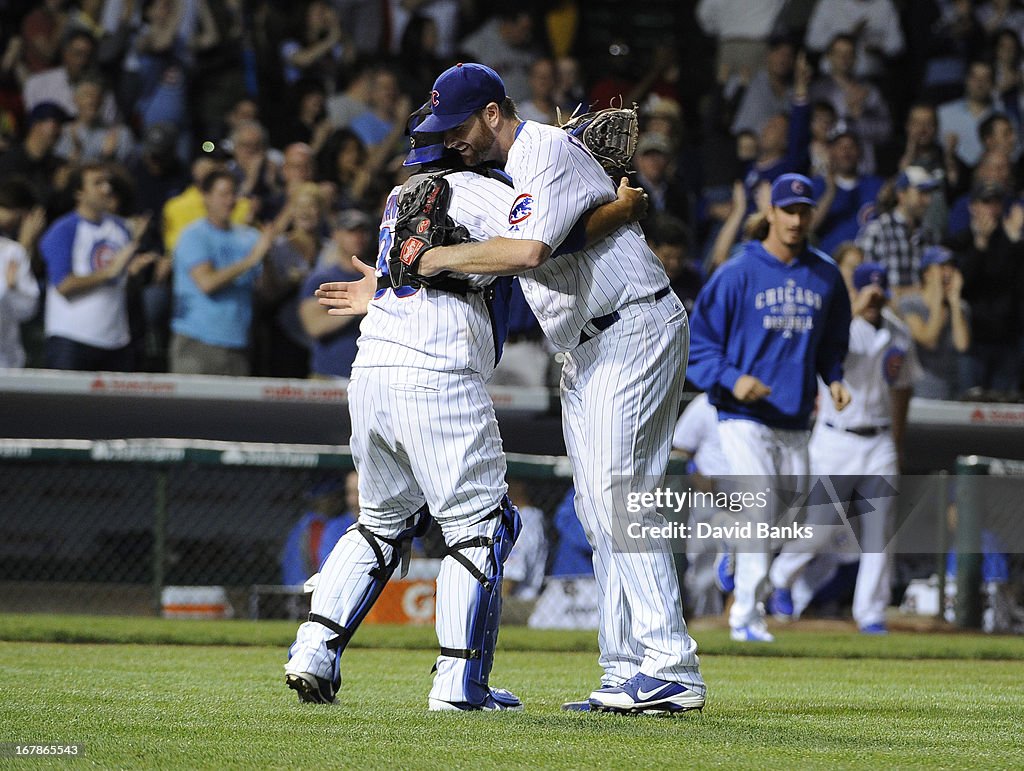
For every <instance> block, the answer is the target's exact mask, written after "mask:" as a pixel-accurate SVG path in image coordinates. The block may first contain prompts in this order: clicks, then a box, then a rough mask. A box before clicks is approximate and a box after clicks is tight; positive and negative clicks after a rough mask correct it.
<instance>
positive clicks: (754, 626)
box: [729, 620, 775, 643]
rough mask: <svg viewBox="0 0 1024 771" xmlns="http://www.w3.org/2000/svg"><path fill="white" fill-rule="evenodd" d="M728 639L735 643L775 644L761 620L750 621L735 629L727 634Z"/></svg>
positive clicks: (773, 637) (773, 638) (773, 636)
mask: <svg viewBox="0 0 1024 771" xmlns="http://www.w3.org/2000/svg"><path fill="white" fill-rule="evenodd" d="M729 637H731V638H732V639H733V640H735V641H736V642H762V643H770V642H775V635H773V634H772V633H771V632H769V631H768V627H767V626H766V625H765V623H764V621H761V620H758V621H751V622H750V623H749V624H747V625H745V626H739V627H735V628H734V629H733V630H732V631H730V632H729Z"/></svg>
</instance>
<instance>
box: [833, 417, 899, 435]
mask: <svg viewBox="0 0 1024 771" xmlns="http://www.w3.org/2000/svg"><path fill="white" fill-rule="evenodd" d="M825 425H826V426H828V427H829V428H834V429H835V430H836V431H845V432H846V433H848V434H854V435H855V436H878V435H879V434H884V433H885V432H886V431H888V430H889V426H860V427H857V428H843V427H842V426H834V425H832V424H831V423H829V422H828V421H827V420H826V421H825Z"/></svg>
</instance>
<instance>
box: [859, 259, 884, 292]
mask: <svg viewBox="0 0 1024 771" xmlns="http://www.w3.org/2000/svg"><path fill="white" fill-rule="evenodd" d="M871 284H874V285H876V286H877V287H878V288H879V289H881V290H882V291H883V292H884V293H885V296H886V297H888V296H889V271H888V270H886V268H885V266H884V265H882V264H881V263H878V262H862V263H861V264H860V265H858V266H857V267H856V268H854V269H853V288H854V289H856V290H857V291H858V292H859V291H860V290H861V289H863V288H864V287H866V286H870V285H871Z"/></svg>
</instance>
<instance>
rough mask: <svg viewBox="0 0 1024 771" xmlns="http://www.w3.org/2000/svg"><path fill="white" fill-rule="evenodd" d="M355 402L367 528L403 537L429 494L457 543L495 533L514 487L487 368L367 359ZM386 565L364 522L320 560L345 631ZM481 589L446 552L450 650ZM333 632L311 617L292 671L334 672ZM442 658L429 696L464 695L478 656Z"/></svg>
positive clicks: (319, 606) (353, 390) (353, 385)
mask: <svg viewBox="0 0 1024 771" xmlns="http://www.w3.org/2000/svg"><path fill="white" fill-rule="evenodd" d="M349 408H350V412H351V416H352V440H351V447H352V455H353V458H354V459H355V463H356V470H357V471H358V472H359V508H360V513H359V523H360V524H361V525H363V526H365V527H366V528H368V529H369V530H370V531H372V532H373V533H375V534H377V535H379V536H383V537H385V538H395V537H396V536H398V535H399V533H401V532H402V531H403V530H405V529H406V528H407V527H408V526H409V522H408V520H409V517H410V516H411V515H412V514H413V513H414V512H416V511H417V510H418V509H419V508H420V507H421V506H422V505H423V504H424V502H426V503H427V505H428V507H429V509H430V513H431V515H432V516H433V517H434V519H435V520H436V521H437V523H438V524H439V525H440V527H441V530H442V532H443V533H444V537H445V541H446V542H447V543H448V544H449V545H452V544H455V543H459V542H462V541H465V540H468V539H472V538H476V537H493V536H494V535H495V532H496V531H497V529H498V527H499V524H500V522H499V519H498V518H497V517H492V516H488V515H490V514H491V513H492V512H493V511H494V510H495V509H496V508H497V507H498V506H499V504H500V502H501V500H502V498H503V496H504V495H505V494H506V492H507V490H508V486H507V484H506V482H505V471H506V467H505V456H504V455H503V453H502V447H501V436H500V434H499V433H498V423H497V420H496V418H495V415H494V406H493V404H492V402H491V398H490V396H489V395H488V393H487V390H486V388H485V386H484V381H483V378H482V377H481V376H480V375H479V374H477V373H473V372H458V373H455V372H435V371H431V370H423V369H418V368H410V367H381V366H376V367H372V368H360V367H357V368H355V369H354V370H353V376H352V379H351V381H350V383H349ZM378 545H379V546H380V548H381V550H382V552H383V554H384V557H385V559H386V560H388V561H390V560H391V559H392V558H393V557H394V556H395V555H394V551H393V547H392V546H390V545H388V544H378ZM464 554H465V556H466V557H467V558H469V559H470V560H471V561H472V562H473V563H474V564H475V565H476V566H477V568H478V569H479V570H481V571H483V572H485V573H487V572H489V571H490V570H492V569H493V565H490V563H489V562H488V549H486V548H469V549H466V550H465V551H464ZM492 562H493V560H492ZM449 563H452V564H449ZM377 564H378V562H377V558H376V555H375V554H374V551H373V549H372V547H371V546H370V544H369V542H368V541H367V539H366V538H365V537H364V536H363V535H361V534H360V533H358V532H356V531H355V530H349V531H348V532H346V533H345V535H344V536H342V538H341V540H340V541H339V542H338V544H337V545H336V546H335V548H334V550H333V551H332V552H331V554H330V556H328V558H327V560H326V561H325V562H324V565H323V567H322V568H321V571H320V582H319V584H318V585H317V588H316V590H315V591H314V593H313V599H312V611H313V612H314V613H317V614H319V615H322V616H326V617H327V618H330V619H333V620H335V621H336V622H338V623H339V624H341V625H342V626H345V627H348V626H349V625H350V622H351V620H352V619H353V618H356V617H357V616H358V618H359V619H361V616H360V615H359V613H360V612H362V613H363V615H365V610H366V609H365V608H363V607H362V606H363V605H364V604H365V603H366V598H367V596H368V593H369V591H370V590H369V585H370V583H371V579H369V578H368V576H369V574H370V571H371V570H372V569H374V568H375V567H377ZM489 565H490V567H489ZM498 591H500V586H499V587H498ZM479 592H480V583H479V582H478V581H477V579H476V578H474V577H473V576H472V575H471V574H470V573H469V572H468V571H467V570H466V569H465V567H463V566H461V565H458V564H455V563H454V560H452V559H451V558H447V559H445V561H444V562H443V563H442V568H441V574H440V575H439V576H438V587H437V613H436V618H437V632H438V638H439V640H440V643H441V645H442V646H444V647H448V648H456V649H462V648H468V647H470V646H469V645H468V643H467V638H468V636H469V625H470V624H471V622H472V620H473V614H474V613H475V612H476V608H477V606H478V600H479V597H478V595H479ZM334 634H335V633H334V632H333V631H331V630H330V629H328V628H327V627H325V626H323V625H321V624H319V623H314V622H307V623H305V624H302V626H300V628H299V632H298V636H297V639H296V645H295V646H293V648H292V658H291V661H290V662H289V667H290V668H293V669H295V670H296V671H302V672H310V673H313V674H316V675H318V676H319V677H323V678H325V679H330V678H331V677H332V674H333V672H334V670H333V667H334V656H333V654H332V653H331V652H330V651H328V649H327V647H326V643H327V640H328V639H330V638H331V637H333V636H334ZM442 658H443V659H444V660H440V659H439V661H438V674H437V677H435V679H434V686H433V689H432V690H431V694H430V695H431V696H432V697H433V698H438V699H442V700H444V701H453V702H457V701H464V700H465V699H466V694H465V687H466V670H467V668H468V667H469V666H470V664H469V662H467V661H466V660H465V659H453V658H449V657H442Z"/></svg>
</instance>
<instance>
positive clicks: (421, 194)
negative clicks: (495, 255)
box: [388, 174, 469, 288]
mask: <svg viewBox="0 0 1024 771" xmlns="http://www.w3.org/2000/svg"><path fill="white" fill-rule="evenodd" d="M451 197H452V195H451V186H450V185H449V184H448V180H446V179H445V178H444V176H443V175H419V174H417V175H415V176H413V177H410V178H409V180H408V181H407V182H406V183H405V186H404V187H403V188H402V192H401V193H400V194H399V196H398V216H397V219H396V220H395V242H394V245H393V246H392V247H391V251H390V252H389V253H388V274H389V275H390V277H391V285H392V286H393V287H395V288H398V287H400V286H411V287H413V288H415V287H419V286H424V285H426V284H429V282H430V279H429V278H426V277H424V276H421V275H419V264H420V259H421V258H422V257H423V255H424V254H425V253H426V252H427V250H428V249H432V248H434V247H435V246H448V245H449V244H458V243H462V242H463V241H468V240H469V231H468V230H466V228H464V227H462V226H461V225H456V224H455V223H454V222H453V221H452V218H451V217H449V216H448V206H449V204H450V203H451Z"/></svg>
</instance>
